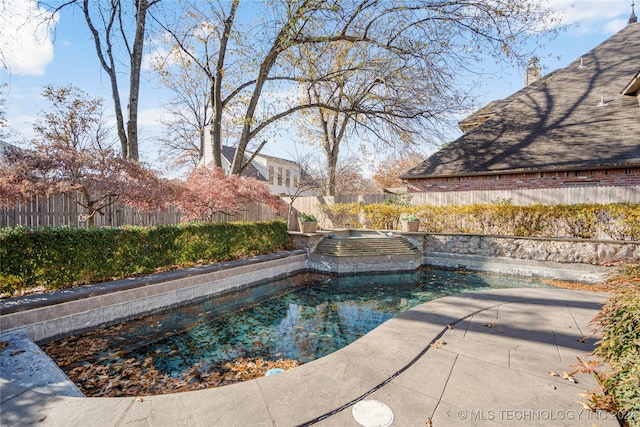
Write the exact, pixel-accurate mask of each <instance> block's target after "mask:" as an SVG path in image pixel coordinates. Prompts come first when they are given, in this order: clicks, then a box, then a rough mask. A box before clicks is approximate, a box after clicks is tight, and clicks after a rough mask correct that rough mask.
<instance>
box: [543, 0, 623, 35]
mask: <svg viewBox="0 0 640 427" xmlns="http://www.w3.org/2000/svg"><path fill="white" fill-rule="evenodd" d="M548 4H549V5H550V6H551V7H553V8H556V9H561V10H563V11H564V13H563V15H562V23H563V24H566V25H576V24H577V26H576V27H575V30H577V31H578V32H580V33H602V32H605V33H615V32H617V31H619V30H620V29H621V28H622V27H624V25H626V22H627V21H626V20H627V18H628V16H629V15H630V14H631V8H630V7H629V6H630V3H629V2H628V1H624V0H548ZM622 16H624V17H625V18H624V19H623V18H621V17H622Z"/></svg>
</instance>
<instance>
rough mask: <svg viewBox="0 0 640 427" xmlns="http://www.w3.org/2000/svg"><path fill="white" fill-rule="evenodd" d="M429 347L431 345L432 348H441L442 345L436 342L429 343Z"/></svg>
mask: <svg viewBox="0 0 640 427" xmlns="http://www.w3.org/2000/svg"><path fill="white" fill-rule="evenodd" d="M431 347H433V348H442V346H441V345H440V344H436V343H433V344H431Z"/></svg>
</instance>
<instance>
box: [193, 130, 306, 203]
mask: <svg viewBox="0 0 640 427" xmlns="http://www.w3.org/2000/svg"><path fill="white" fill-rule="evenodd" d="M207 142H208V141H207V140H206V139H205V147H206V148H205V150H204V156H203V157H202V159H201V160H200V164H201V165H209V164H210V163H211V161H212V156H213V155H212V148H211V144H208V143H207ZM235 154H236V149H235V148H234V147H228V146H226V145H223V146H222V168H223V169H224V170H225V172H227V173H228V172H229V169H230V168H231V163H232V162H233V157H234V156H235ZM252 155H253V153H251V152H248V151H247V152H245V161H248V160H249V158H250V157H251V156H252ZM242 176H246V177H250V178H255V179H257V180H258V181H263V182H264V183H265V184H267V185H268V186H269V188H270V190H271V194H274V195H278V196H313V195H315V193H314V191H313V188H312V187H314V186H313V185H309V182H310V179H309V177H308V175H307V174H306V172H305V171H304V170H303V169H302V168H301V167H300V165H299V164H298V163H296V162H294V161H292V160H287V159H282V158H280V157H273V156H267V155H264V154H258V155H256V157H255V158H254V159H253V161H252V162H251V163H250V164H249V165H248V166H247V168H246V169H245V171H244V172H243V174H242Z"/></svg>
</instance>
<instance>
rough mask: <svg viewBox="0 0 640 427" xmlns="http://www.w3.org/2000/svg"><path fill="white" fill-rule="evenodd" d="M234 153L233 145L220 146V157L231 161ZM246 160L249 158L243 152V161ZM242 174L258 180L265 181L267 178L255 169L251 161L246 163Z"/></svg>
mask: <svg viewBox="0 0 640 427" xmlns="http://www.w3.org/2000/svg"><path fill="white" fill-rule="evenodd" d="M235 155H236V149H235V147H229V146H228V145H223V146H222V157H224V158H225V159H227V161H228V162H229V163H233V157H234V156H235ZM247 160H249V158H248V157H247V155H246V154H245V156H244V161H245V162H246V161H247ZM242 176H246V177H247V178H255V179H257V180H258V181H265V182H266V181H267V178H266V177H264V176H262V174H261V173H260V171H258V169H256V167H255V166H254V165H253V163H249V165H247V168H246V169H245V170H244V172H242Z"/></svg>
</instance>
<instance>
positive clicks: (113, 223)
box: [0, 195, 278, 228]
mask: <svg viewBox="0 0 640 427" xmlns="http://www.w3.org/2000/svg"><path fill="white" fill-rule="evenodd" d="M85 213H86V212H85V211H84V210H83V209H82V208H81V207H79V206H78V205H77V204H76V203H75V201H74V200H73V199H71V198H69V197H66V196H62V195H60V196H51V197H45V196H39V197H33V198H32V199H31V201H29V202H28V203H18V204H16V205H14V206H4V205H2V206H0V228H1V227H10V226H25V227H57V226H69V227H87V223H86V221H83V220H82V215H83V214H85ZM181 216H182V215H181V213H180V211H178V210H177V209H176V208H175V207H173V206H170V207H168V208H167V209H166V210H164V211H154V212H151V213H147V212H143V211H140V210H138V209H135V208H132V207H130V206H127V205H124V204H121V203H114V204H112V205H110V206H108V207H106V208H104V209H103V212H102V214H96V216H95V226H96V227H120V226H122V225H139V226H151V225H175V224H179V223H180V221H181ZM275 218H278V215H277V214H276V213H275V212H273V211H272V210H271V209H270V208H269V207H268V206H265V205H260V204H250V205H247V206H245V207H244V208H243V209H241V210H240V212H238V213H237V214H235V215H225V214H222V213H218V214H216V215H214V219H213V220H214V221H215V222H229V221H239V222H249V221H267V220H271V219H275Z"/></svg>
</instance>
